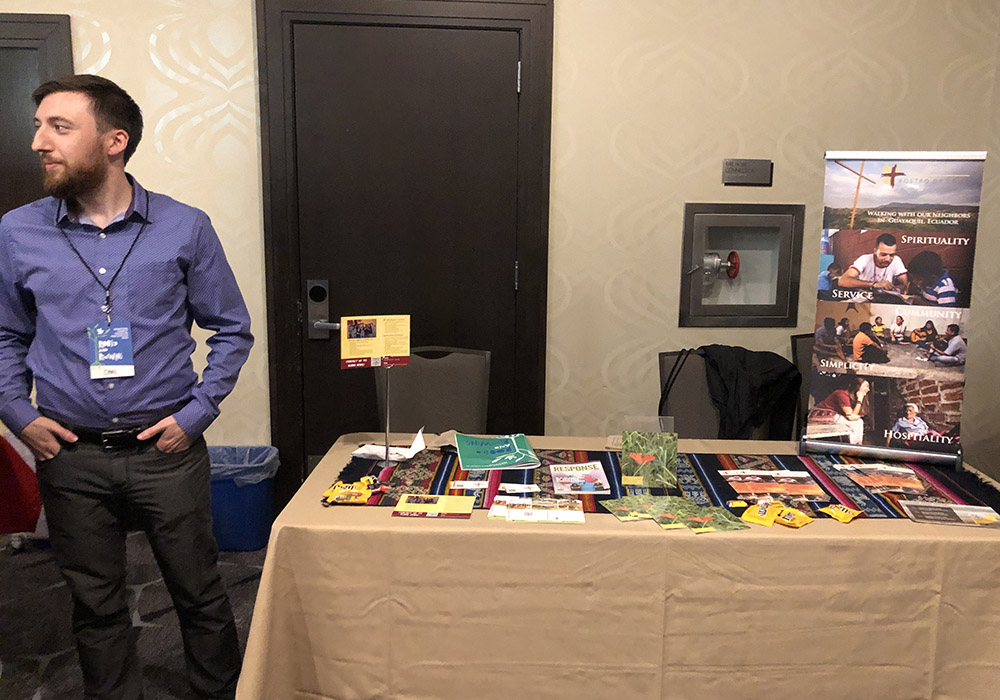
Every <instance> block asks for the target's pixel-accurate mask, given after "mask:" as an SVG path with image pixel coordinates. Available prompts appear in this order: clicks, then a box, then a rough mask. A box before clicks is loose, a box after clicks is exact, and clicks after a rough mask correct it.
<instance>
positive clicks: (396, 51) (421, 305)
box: [293, 24, 518, 455]
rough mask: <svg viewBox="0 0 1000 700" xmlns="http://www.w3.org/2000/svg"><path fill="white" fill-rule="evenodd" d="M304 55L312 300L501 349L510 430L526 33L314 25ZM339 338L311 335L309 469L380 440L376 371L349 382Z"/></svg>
mask: <svg viewBox="0 0 1000 700" xmlns="http://www.w3.org/2000/svg"><path fill="white" fill-rule="evenodd" d="M293 44H294V51H295V115H296V120H295V137H296V149H295V153H296V159H297V163H298V172H297V175H298V179H297V183H298V215H299V245H300V261H301V280H302V281H301V284H300V289H301V290H302V293H303V295H305V293H306V280H312V279H324V280H329V289H330V295H329V297H330V298H329V304H330V312H331V315H332V316H333V317H340V316H341V315H350V316H357V315H371V314H410V316H411V318H410V328H411V341H412V343H413V345H415V346H416V345H450V346H457V347H466V348H473V349H477V350H490V351H491V352H492V363H491V374H492V376H493V382H492V383H491V386H490V389H491V391H490V407H489V409H490V410H489V417H490V425H491V426H494V427H495V429H502V428H513V427H514V426H515V424H516V421H515V418H514V402H513V399H514V391H513V389H514V384H515V381H516V373H515V369H514V348H515V345H514V339H515V334H516V330H515V329H516V323H515V314H514V310H515V306H516V303H517V299H516V295H515V290H514V284H515V279H514V277H515V263H516V261H517V62H518V35H517V32H514V31H490V30H483V29H466V28H454V27H414V26H404V27H400V26H372V25H359V24H303V25H298V26H296V27H295V29H294V36H293ZM304 323H308V318H305V319H304ZM332 336H333V337H332V338H331V339H329V340H315V339H313V340H310V339H308V337H307V334H306V333H305V332H303V333H302V334H301V337H302V343H303V349H302V356H303V374H304V375H305V377H306V380H307V381H306V383H305V391H304V403H305V407H306V412H305V434H306V451H307V454H308V455H322V454H323V453H325V452H326V450H327V449H329V447H330V445H331V444H332V443H333V441H334V440H336V438H337V437H338V436H339V435H342V434H344V433H348V432H354V431H359V430H378V415H377V413H376V407H375V388H374V387H375V382H374V378H373V376H372V372H374V371H378V370H372V369H360V370H344V371H341V370H340V369H339V364H340V340H339V337H338V336H337V334H336V333H334V334H332Z"/></svg>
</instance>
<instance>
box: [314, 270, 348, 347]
mask: <svg viewBox="0 0 1000 700" xmlns="http://www.w3.org/2000/svg"><path fill="white" fill-rule="evenodd" d="M306 321H307V325H306V337H307V338H309V339H310V340H329V339H330V331H339V330H340V324H339V323H335V322H331V321H330V282H329V280H306Z"/></svg>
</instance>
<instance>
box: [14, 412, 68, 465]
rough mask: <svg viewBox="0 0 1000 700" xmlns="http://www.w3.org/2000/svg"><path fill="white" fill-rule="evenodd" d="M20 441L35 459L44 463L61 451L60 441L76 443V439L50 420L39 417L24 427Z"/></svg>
mask: <svg viewBox="0 0 1000 700" xmlns="http://www.w3.org/2000/svg"><path fill="white" fill-rule="evenodd" d="M21 439H22V440H23V441H24V444H25V445H27V446H28V449H29V450H31V453H32V454H33V455H35V459H37V460H39V461H45V460H47V459H52V458H53V457H55V456H56V455H57V454H59V452H60V450H62V444H61V443H60V442H59V441H60V440H62V441H63V442H76V440H77V437H76V435H75V434H74V433H72V432H71V431H69V430H67V429H66V428H64V427H62V426H61V425H59V424H58V423H56V422H55V421H54V420H52V419H51V418H46V417H44V416H40V417H38V418H36V419H35V420H33V421H31V422H30V423H28V424H27V425H26V426H24V430H22V431H21Z"/></svg>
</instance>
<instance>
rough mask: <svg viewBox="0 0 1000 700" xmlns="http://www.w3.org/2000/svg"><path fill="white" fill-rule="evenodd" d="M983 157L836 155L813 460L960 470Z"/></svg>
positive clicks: (825, 249)
mask: <svg viewBox="0 0 1000 700" xmlns="http://www.w3.org/2000/svg"><path fill="white" fill-rule="evenodd" d="M985 159H986V153H985V152H961V153H954V152H879V151H870V152H832V151H831V152H828V153H827V154H826V184H825V187H824V194H823V201H824V207H823V230H822V237H821V241H820V267H819V270H818V277H817V285H816V288H817V291H816V297H817V302H816V322H815V325H814V329H815V340H814V346H813V348H814V349H813V360H812V372H811V376H810V377H809V378H808V381H809V413H808V418H807V421H806V430H805V435H804V436H803V439H804V441H805V444H806V447H807V449H809V450H810V451H827V452H848V453H854V454H862V455H873V456H882V457H886V458H894V457H895V458H906V459H922V458H926V459H927V461H938V462H948V461H955V462H956V463H957V462H960V459H961V457H960V455H961V426H962V399H963V394H964V387H965V356H966V350H967V345H968V343H967V337H968V327H969V306H970V304H971V298H970V297H971V290H972V267H973V258H974V257H975V251H976V234H977V229H978V225H979V204H980V198H981V192H982V186H983V166H984V164H985Z"/></svg>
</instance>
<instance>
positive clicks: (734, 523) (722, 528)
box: [685, 506, 750, 535]
mask: <svg viewBox="0 0 1000 700" xmlns="http://www.w3.org/2000/svg"><path fill="white" fill-rule="evenodd" d="M699 510H700V512H699V513H696V514H694V515H689V516H687V517H686V518H685V524H687V526H688V528H690V530H691V531H692V532H694V533H695V534H696V535H703V534H706V533H709V532H731V531H733V530H749V529H750V526H749V525H747V524H746V523H745V522H743V521H742V520H740V519H739V518H737V517H736V516H735V515H733V514H732V513H730V512H729V511H728V510H726V509H725V508H720V507H718V506H712V507H710V508H699Z"/></svg>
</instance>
